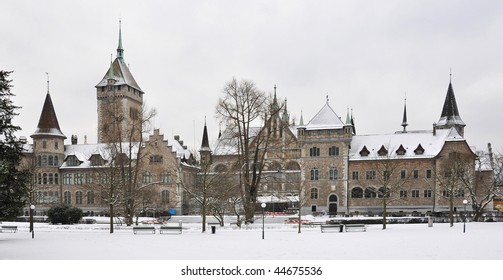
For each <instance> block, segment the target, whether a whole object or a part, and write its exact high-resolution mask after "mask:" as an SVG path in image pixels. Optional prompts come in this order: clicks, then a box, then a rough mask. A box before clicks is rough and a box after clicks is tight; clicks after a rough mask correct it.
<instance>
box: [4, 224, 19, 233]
mask: <svg viewBox="0 0 503 280" xmlns="http://www.w3.org/2000/svg"><path fill="white" fill-rule="evenodd" d="M0 232H12V233H16V232H17V226H2V227H1V228H0Z"/></svg>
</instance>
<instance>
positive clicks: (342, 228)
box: [339, 224, 344, 232]
mask: <svg viewBox="0 0 503 280" xmlns="http://www.w3.org/2000/svg"><path fill="white" fill-rule="evenodd" d="M339 232H344V224H340V225H339Z"/></svg>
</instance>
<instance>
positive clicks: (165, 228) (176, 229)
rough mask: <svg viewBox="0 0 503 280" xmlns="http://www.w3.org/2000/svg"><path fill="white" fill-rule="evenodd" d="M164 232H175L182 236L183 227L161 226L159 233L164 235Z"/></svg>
mask: <svg viewBox="0 0 503 280" xmlns="http://www.w3.org/2000/svg"><path fill="white" fill-rule="evenodd" d="M163 232H166V233H168V232H173V233H178V234H182V227H181V226H161V228H160V229H159V233H160V234H162V233H163Z"/></svg>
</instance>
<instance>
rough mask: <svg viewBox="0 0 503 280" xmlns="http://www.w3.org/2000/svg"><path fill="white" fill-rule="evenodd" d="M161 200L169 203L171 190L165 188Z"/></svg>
mask: <svg viewBox="0 0 503 280" xmlns="http://www.w3.org/2000/svg"><path fill="white" fill-rule="evenodd" d="M161 201H162V203H169V191H168V190H163V191H162V192H161Z"/></svg>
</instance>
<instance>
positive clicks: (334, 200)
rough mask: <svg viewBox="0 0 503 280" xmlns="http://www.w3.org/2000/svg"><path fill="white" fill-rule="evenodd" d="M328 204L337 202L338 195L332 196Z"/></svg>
mask: <svg viewBox="0 0 503 280" xmlns="http://www.w3.org/2000/svg"><path fill="white" fill-rule="evenodd" d="M328 202H337V195H335V194H331V195H330V196H329V197H328Z"/></svg>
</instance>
